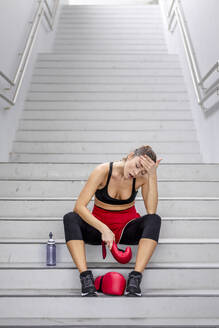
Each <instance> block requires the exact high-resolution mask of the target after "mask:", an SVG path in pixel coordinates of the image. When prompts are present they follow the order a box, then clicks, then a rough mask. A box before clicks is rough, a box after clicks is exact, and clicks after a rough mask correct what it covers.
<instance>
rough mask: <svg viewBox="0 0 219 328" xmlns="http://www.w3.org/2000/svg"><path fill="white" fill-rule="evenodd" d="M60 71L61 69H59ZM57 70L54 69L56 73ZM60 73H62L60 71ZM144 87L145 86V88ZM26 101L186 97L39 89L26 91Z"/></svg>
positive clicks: (182, 94)
mask: <svg viewBox="0 0 219 328" xmlns="http://www.w3.org/2000/svg"><path fill="white" fill-rule="evenodd" d="M60 71H61V70H60ZM57 72H58V70H56V74H57ZM60 74H62V73H60ZM145 89H146V88H145ZM26 99H27V101H34V100H37V101H111V100H112V99H113V101H136V102H137V101H148V100H149V101H150V100H152V101H159V100H160V101H169V102H170V101H178V102H180V101H181V100H182V101H184V100H185V99H188V95H187V93H185V92H169V93H167V92H163V93H161V92H160V93H157V92H154V93H153V92H150V91H148V92H147V90H145V91H144V92H141V91H140V92H122V91H119V92H110V91H109V92H104V91H103V92H99V91H96V92H95V91H94V92H92V91H91V92H86V91H85V92H83V91H81V92H80V91H79V92H77V91H75V92H71V91H66V92H62V91H59V92H58V91H54V92H52V91H51V92H49V91H45V92H43V91H41V92H30V91H29V92H28V95H27V98H26Z"/></svg>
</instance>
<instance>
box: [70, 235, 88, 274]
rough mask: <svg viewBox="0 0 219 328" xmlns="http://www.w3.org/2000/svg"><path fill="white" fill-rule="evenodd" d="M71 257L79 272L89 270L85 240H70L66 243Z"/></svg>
mask: <svg viewBox="0 0 219 328" xmlns="http://www.w3.org/2000/svg"><path fill="white" fill-rule="evenodd" d="M66 245H67V247H68V250H69V252H70V254H71V257H72V259H73V261H74V263H75V265H76V267H77V268H78V270H79V272H80V273H81V272H83V271H86V270H87V262H86V253H85V244H84V241H83V240H69V241H68V242H67V243H66Z"/></svg>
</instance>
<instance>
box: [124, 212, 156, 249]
mask: <svg viewBox="0 0 219 328" xmlns="http://www.w3.org/2000/svg"><path fill="white" fill-rule="evenodd" d="M160 227H161V217H160V216H159V215H157V214H146V215H143V216H141V217H139V218H137V219H135V220H132V221H130V222H129V223H128V224H127V225H126V227H125V228H124V230H123V234H122V237H121V239H120V243H119V244H125V245H138V243H139V241H140V239H141V238H149V239H153V240H155V241H156V242H158V240H159V234H160Z"/></svg>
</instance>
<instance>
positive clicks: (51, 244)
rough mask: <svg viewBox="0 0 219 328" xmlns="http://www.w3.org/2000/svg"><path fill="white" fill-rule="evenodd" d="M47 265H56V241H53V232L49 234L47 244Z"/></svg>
mask: <svg viewBox="0 0 219 328" xmlns="http://www.w3.org/2000/svg"><path fill="white" fill-rule="evenodd" d="M46 246H47V258H46V263H47V265H56V245H55V240H54V239H52V232H50V233H49V240H48V243H47V245H46Z"/></svg>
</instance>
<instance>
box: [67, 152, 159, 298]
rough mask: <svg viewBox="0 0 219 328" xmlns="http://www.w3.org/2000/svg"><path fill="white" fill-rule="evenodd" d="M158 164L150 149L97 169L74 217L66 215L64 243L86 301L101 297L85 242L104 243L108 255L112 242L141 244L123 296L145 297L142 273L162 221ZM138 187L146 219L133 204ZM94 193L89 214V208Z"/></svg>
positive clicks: (72, 213)
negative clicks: (77, 273) (159, 212)
mask: <svg viewBox="0 0 219 328" xmlns="http://www.w3.org/2000/svg"><path fill="white" fill-rule="evenodd" d="M160 161H161V159H160V160H158V161H157V160H156V154H155V153H154V151H153V150H152V148H151V147H150V146H148V145H146V146H142V147H140V148H137V149H135V151H134V152H131V153H130V154H129V155H128V156H127V157H125V158H123V159H122V160H121V161H116V162H110V163H103V164H100V165H98V166H97V167H96V168H95V169H94V170H93V172H91V174H90V176H89V178H88V181H87V183H86V184H85V186H84V188H83V189H82V191H81V192H80V195H79V197H78V199H77V202H76V204H75V207H74V210H73V212H69V213H67V214H65V215H64V217H63V223H64V231H65V240H66V244H67V247H68V249H69V252H70V254H71V256H72V258H73V260H74V262H75V264H76V266H77V268H78V270H79V272H80V280H81V284H82V291H81V295H82V296H98V294H97V292H96V289H95V286H94V278H93V274H92V271H91V270H87V264H86V255H85V243H86V244H91V245H101V243H102V241H104V242H105V243H106V244H107V246H108V247H109V249H110V250H111V248H112V244H113V241H115V242H116V243H120V244H124V245H138V252H137V256H136V264H135V269H134V270H133V271H131V272H130V273H129V277H128V280H127V285H126V291H125V295H126V296H141V289H140V282H141V280H142V272H143V271H144V268H145V266H146V264H147V263H148V261H149V259H150V258H151V256H152V254H153V251H154V249H155V247H156V245H157V244H158V239H159V233H160V226H161V218H160V216H159V215H157V214H156V209H157V203H158V190H157V174H156V169H157V167H158V165H159V163H160ZM140 187H141V192H142V197H143V200H144V204H145V208H146V210H147V213H148V214H147V215H143V216H140V214H139V213H138V212H137V211H136V208H135V205H134V203H135V201H134V200H135V197H136V194H137V192H138V189H139V188H140ZM94 194H95V200H94V207H93V210H92V213H91V212H90V211H89V210H88V209H87V204H88V203H89V202H90V200H91V199H92V197H93V195H94ZM130 194H131V196H130ZM129 196H130V197H129ZM128 197H129V198H128Z"/></svg>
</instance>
